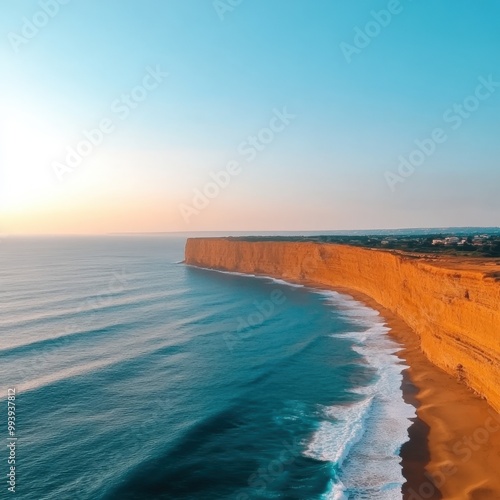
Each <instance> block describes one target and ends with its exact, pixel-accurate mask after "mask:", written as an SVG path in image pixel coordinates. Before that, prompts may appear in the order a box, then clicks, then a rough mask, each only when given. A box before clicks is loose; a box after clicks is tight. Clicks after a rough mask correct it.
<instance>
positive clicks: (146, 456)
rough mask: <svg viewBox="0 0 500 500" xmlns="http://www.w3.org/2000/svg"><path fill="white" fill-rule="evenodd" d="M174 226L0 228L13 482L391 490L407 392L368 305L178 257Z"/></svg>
mask: <svg viewBox="0 0 500 500" xmlns="http://www.w3.org/2000/svg"><path fill="white" fill-rule="evenodd" d="M184 243H185V240H183V239H177V238H167V237H102V238H5V239H3V240H2V241H1V255H0V284H1V287H0V303H1V306H2V315H1V322H0V380H1V386H2V387H1V390H2V394H1V398H2V405H1V407H2V408H3V410H2V412H3V413H4V415H5V416H4V417H3V418H5V421H6V420H7V414H6V412H7V404H6V395H7V388H8V387H13V388H16V393H17V397H16V418H17V420H16V436H17V437H18V441H17V449H16V496H15V498H19V499H23V500H24V499H34V500H35V499H36V500H39V499H47V500H49V499H50V500H52V499H54V500H55V499H68V500H78V499H82V500H83V499H89V500H90V499H92V500H95V499H103V500H104V499H106V500H115V499H186V500H187V499H202V500H205V499H234V500H247V499H264V498H282V499H295V498H296V499H321V498H325V499H326V498H338V499H342V498H344V499H347V498H355V499H359V498H369V499H372V498H377V499H386V498H387V499H392V498H401V493H400V489H401V484H402V483H403V481H404V480H403V477H402V475H401V466H400V464H399V462H400V457H399V456H398V454H399V448H400V446H401V444H402V443H404V442H405V441H406V440H407V428H408V426H409V421H408V418H410V417H412V416H414V409H413V408H412V407H411V406H408V405H406V404H405V403H403V400H402V395H401V391H400V385H401V370H402V369H403V368H404V366H403V365H401V364H400V361H399V359H398V358H397V357H396V356H395V354H394V353H395V352H396V351H397V350H398V346H397V345H396V344H395V343H394V342H393V341H392V340H390V339H389V338H388V337H387V335H386V333H387V328H386V327H385V326H384V323H383V320H382V319H381V318H380V317H379V316H378V315H377V313H376V312H375V311H372V310H371V309H369V308H367V307H364V306H362V305H361V304H359V303H357V302H355V301H353V300H352V299H350V298H349V297H346V296H343V295H339V294H337V293H335V292H321V291H317V290H311V289H307V288H305V287H298V286H290V285H289V284H286V283H284V282H281V281H277V280H272V279H269V278H262V277H259V278H256V277H247V276H239V275H232V274H225V273H219V272H215V271H209V270H201V269H196V268H192V267H188V266H186V265H184V264H182V263H180V261H182V259H183V248H184ZM0 418H2V417H0ZM2 428H3V429H4V431H2V432H3V433H4V437H5V439H7V430H6V426H2ZM4 452H5V459H1V460H0V463H1V464H3V465H1V467H3V468H4V471H1V473H2V475H3V477H6V474H7V471H8V470H7V453H8V449H7V448H5V449H4ZM4 474H5V475H4ZM7 487H8V485H7V481H5V485H4V486H3V487H2V488H3V490H2V491H1V492H0V497H1V498H3V497H4V496H3V495H4V494H5V497H6V498H7V494H8V491H7ZM12 497H13V496H12Z"/></svg>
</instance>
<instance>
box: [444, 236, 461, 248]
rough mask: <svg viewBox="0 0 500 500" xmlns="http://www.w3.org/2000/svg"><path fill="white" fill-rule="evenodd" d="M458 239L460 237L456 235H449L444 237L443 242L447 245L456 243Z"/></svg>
mask: <svg viewBox="0 0 500 500" xmlns="http://www.w3.org/2000/svg"><path fill="white" fill-rule="evenodd" d="M459 241H460V238H457V237H456V236H450V237H448V238H445V239H444V244H445V245H447V246H450V245H458V242H459Z"/></svg>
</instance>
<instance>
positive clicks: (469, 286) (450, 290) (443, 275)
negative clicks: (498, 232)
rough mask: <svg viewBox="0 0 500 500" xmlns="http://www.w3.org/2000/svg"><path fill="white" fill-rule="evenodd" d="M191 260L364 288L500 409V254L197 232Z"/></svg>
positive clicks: (433, 356) (437, 360)
mask: <svg viewBox="0 0 500 500" xmlns="http://www.w3.org/2000/svg"><path fill="white" fill-rule="evenodd" d="M185 261H186V264H190V265H194V266H199V267H205V268H211V269H219V270H225V271H236V272H240V273H250V274H264V275H268V276H273V277H279V278H283V279H286V280H289V281H296V282H297V281H301V282H304V281H307V282H314V283H316V284H318V285H326V286H328V287H345V288H350V289H352V290H356V291H358V292H362V293H364V294H366V295H368V296H370V297H372V298H373V299H374V300H375V301H376V302H378V303H379V304H381V305H382V306H384V307H386V308H387V309H389V310H390V311H392V312H394V313H395V314H396V315H398V316H399V317H400V318H402V319H403V320H404V321H405V322H406V323H407V324H408V325H409V326H410V327H411V328H412V329H413V330H414V331H415V332H416V334H417V335H418V336H419V338H420V345H421V348H422V350H423V351H424V353H425V354H426V355H427V357H428V358H429V360H430V361H432V362H433V363H434V364H435V365H437V366H439V367H440V368H442V369H444V370H445V371H446V372H448V373H450V374H452V375H454V376H455V377H457V378H458V379H459V380H460V381H461V382H463V383H464V384H466V385H468V386H469V387H470V388H472V389H473V390H474V391H475V392H477V393H478V394H479V395H480V396H482V397H484V398H486V399H487V401H488V402H489V404H490V405H491V406H492V407H493V408H495V410H496V411H498V412H500V384H499V382H500V260H498V259H496V260H495V259H489V260H488V259H470V258H469V259H464V258H460V257H456V258H454V257H449V258H446V257H428V256H427V257H426V256H421V255H413V254H405V253H398V252H390V251H384V250H371V249H366V248H359V247H352V246H347V245H336V244H321V243H313V242H272V241H261V242H259V241H257V242H249V241H243V240H236V239H231V238H194V239H188V241H187V244H186V256H185Z"/></svg>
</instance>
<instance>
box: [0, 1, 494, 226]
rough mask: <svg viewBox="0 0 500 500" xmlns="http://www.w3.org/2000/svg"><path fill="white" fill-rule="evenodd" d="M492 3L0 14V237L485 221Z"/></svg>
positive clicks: (62, 4) (257, 4) (97, 4)
mask: <svg viewBox="0 0 500 500" xmlns="http://www.w3.org/2000/svg"><path fill="white" fill-rule="evenodd" d="M499 18H500V4H499V3H498V2H496V1H494V0H484V1H482V2H475V1H473V0H469V1H465V0H441V1H440V2H417V1H412V0H381V1H379V0H370V1H368V0H358V1H356V2H353V1H351V0H334V1H332V0H316V1H314V2H311V1H310V0H272V1H271V0H215V1H214V0H120V1H118V0H107V1H105V2H103V1H102V0H38V1H32V0H2V1H1V3H0V62H1V64H0V234H102V233H110V232H151V231H210V230H214V231H260V230H262V231H273V230H276V231H278V230H279V231H300V230H309V231H316V230H318V231H320V230H335V229H340V230H342V229H376V228H402V227H445V226H499V225H500V217H499V215H500V197H499V196H498V187H499V185H500V182H499V181H500V169H499V168H498V159H499V158H500V141H499V140H498V133H499V130H500V127H499V125H500V112H499V111H500V59H499V58H498V53H499V49H500V30H498V19H499Z"/></svg>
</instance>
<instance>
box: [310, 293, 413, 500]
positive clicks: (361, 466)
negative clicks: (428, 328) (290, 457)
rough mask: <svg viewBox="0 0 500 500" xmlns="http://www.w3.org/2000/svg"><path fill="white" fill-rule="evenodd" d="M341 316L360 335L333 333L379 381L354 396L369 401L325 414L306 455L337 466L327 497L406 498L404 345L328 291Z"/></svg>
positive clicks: (362, 309)
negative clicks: (349, 345)
mask: <svg viewBox="0 0 500 500" xmlns="http://www.w3.org/2000/svg"><path fill="white" fill-rule="evenodd" d="M322 294H323V295H324V296H325V298H326V299H327V300H328V301H329V302H330V303H331V305H332V306H334V307H335V310H336V312H337V313H340V316H341V317H344V318H345V319H346V320H347V321H348V322H350V323H351V324H353V325H355V326H359V327H361V328H360V331H353V332H344V333H341V334H332V335H331V336H332V337H336V338H338V337H344V338H350V339H351V340H353V341H354V342H355V346H354V347H353V349H354V350H355V351H356V352H358V353H359V354H360V355H362V356H363V358H364V359H365V360H366V361H367V362H368V364H369V365H370V366H371V367H373V368H375V369H376V373H377V376H376V377H375V379H374V381H373V383H372V384H371V385H368V386H364V387H357V388H355V389H354V392H356V393H358V394H359V395H361V396H364V397H365V399H364V400H363V401H361V402H359V403H355V404H352V405H350V406H348V407H345V406H332V407H330V408H328V409H327V410H325V411H324V415H325V420H324V421H323V422H321V424H320V427H319V429H318V430H317V431H316V433H315V434H314V435H313V437H312V438H311V440H310V442H309V445H308V448H307V449H306V451H305V454H306V455H308V456H311V457H314V458H317V459H319V460H323V461H326V462H330V463H331V464H332V481H331V484H330V488H329V490H328V491H327V492H326V493H325V495H324V499H325V500H326V499H328V500H342V499H345V498H349V495H350V494H353V495H354V496H355V497H356V498H377V499H381V500H384V499H385V500H389V499H391V500H392V499H396V498H398V499H399V498H401V486H402V485H403V483H404V481H405V480H404V477H403V475H402V470H401V465H400V461H401V459H400V456H399V450H400V448H401V446H402V444H403V443H405V442H406V441H407V440H408V427H409V425H410V421H409V419H410V418H412V417H414V416H415V409H414V408H413V406H411V405H408V404H406V403H405V402H404V400H403V396H402V393H401V383H402V373H401V372H402V370H403V369H404V368H405V367H406V365H404V364H403V363H402V362H401V360H400V358H398V357H397V356H396V353H397V352H398V351H400V350H401V347H400V346H399V345H398V344H397V343H396V342H394V341H393V340H392V339H391V338H390V337H388V335H387V333H388V332H389V331H390V329H389V328H388V327H387V326H386V324H385V323H384V321H383V319H382V318H381V317H380V314H379V313H378V311H375V310H374V309H371V308H370V307H367V306H365V305H364V304H362V303H360V302H358V301H356V300H354V299H353V298H352V297H350V296H348V295H344V294H340V293H338V292H322Z"/></svg>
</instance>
